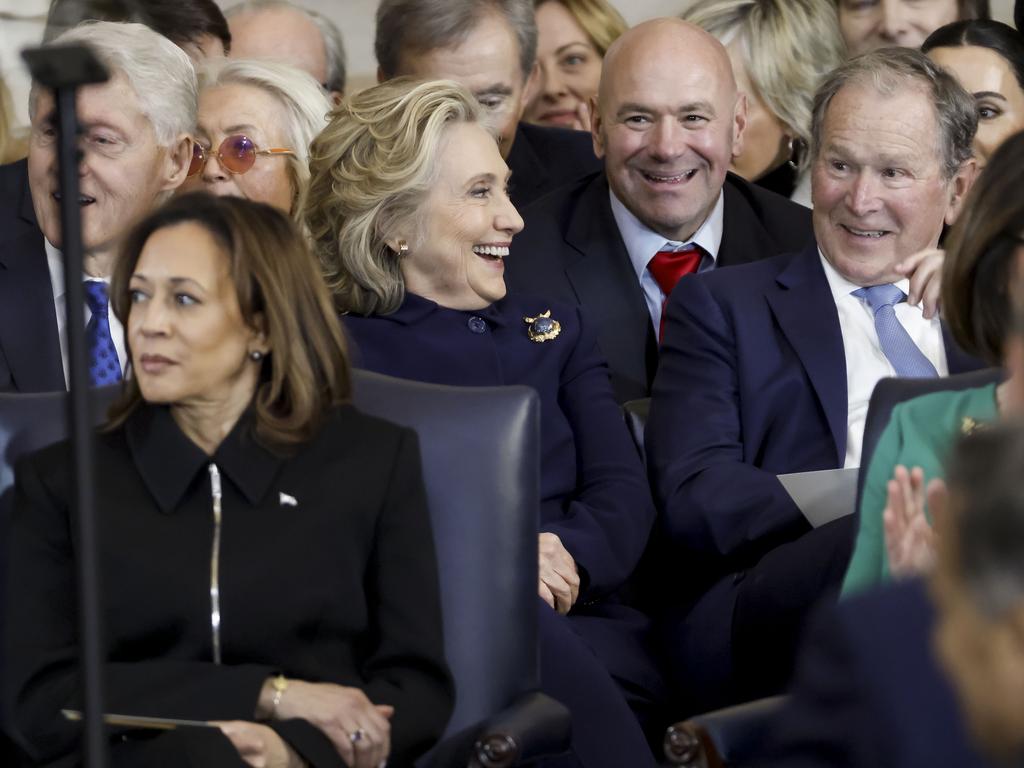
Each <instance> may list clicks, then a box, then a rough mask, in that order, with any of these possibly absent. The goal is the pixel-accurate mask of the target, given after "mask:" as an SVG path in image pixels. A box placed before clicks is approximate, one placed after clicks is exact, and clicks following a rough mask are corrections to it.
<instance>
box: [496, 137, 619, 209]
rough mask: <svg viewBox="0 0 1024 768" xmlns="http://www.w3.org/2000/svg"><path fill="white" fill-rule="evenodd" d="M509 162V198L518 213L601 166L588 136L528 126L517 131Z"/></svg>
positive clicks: (592, 142) (591, 140) (599, 168)
mask: <svg viewBox="0 0 1024 768" xmlns="http://www.w3.org/2000/svg"><path fill="white" fill-rule="evenodd" d="M507 162H508V167H509V170H510V171H512V180H511V184H510V187H511V189H510V196H511V198H512V204H513V205H514V206H515V207H516V208H517V209H522V208H523V207H525V206H526V205H529V204H530V203H532V202H533V201H534V200H536V199H537V198H538V197H541V196H543V195H546V194H547V193H548V192H550V191H551V190H553V189H555V188H557V187H560V186H562V185H563V184H568V183H570V182H573V181H576V180H577V179H579V178H580V177H581V176H586V175H587V174H590V173H595V172H597V171H599V170H601V166H602V163H601V160H599V159H598V157H597V155H595V154H594V140H593V139H592V138H591V136H590V134H589V133H588V132H586V131H570V130H568V129H566V128H548V127H545V126H540V125H530V124H529V123H519V125H518V126H517V127H516V137H515V140H514V141H513V142H512V151H511V152H509V154H508V160H507Z"/></svg>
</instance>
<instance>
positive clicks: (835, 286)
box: [818, 248, 910, 303]
mask: <svg viewBox="0 0 1024 768" xmlns="http://www.w3.org/2000/svg"><path fill="white" fill-rule="evenodd" d="M818 257H819V258H820V259H821V266H822V267H823V268H824V269H825V278H826V279H827V280H828V287H829V288H830V289H831V290H832V298H833V300H835V302H836V303H838V302H839V301H841V300H843V299H845V298H847V297H849V296H850V294H852V293H853V292H854V291H857V290H860V289H861V288H863V287H864V286H862V285H857V284H856V283H851V282H850V281H849V280H847V279H846V278H845V277H843V276H842V275H841V274H839V271H838V270H837V269H836V268H835V267H833V266H832V262H830V261H829V260H828V259H826V258H825V254H824V253H822V251H821V248H818ZM893 285H895V286H896V287H897V288H899V289H900V290H901V291H903V293H904V294H906V295H909V294H910V278H909V277H904V278H903V279H901V280H897V281H896V282H894V283H893ZM853 298H854V300H855V301H860V299H858V298H857V297H856V296H854V297H853Z"/></svg>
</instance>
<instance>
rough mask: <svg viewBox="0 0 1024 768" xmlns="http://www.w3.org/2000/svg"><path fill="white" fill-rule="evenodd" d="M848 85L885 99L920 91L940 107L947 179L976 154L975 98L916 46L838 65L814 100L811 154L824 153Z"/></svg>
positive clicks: (937, 114) (938, 116)
mask: <svg viewBox="0 0 1024 768" xmlns="http://www.w3.org/2000/svg"><path fill="white" fill-rule="evenodd" d="M848 85H868V86H870V87H872V88H873V89H874V90H875V91H877V92H878V93H879V94H881V95H883V96H892V95H893V94H895V93H896V92H897V90H898V89H900V88H918V89H919V90H921V91H924V93H925V94H926V95H927V96H928V97H929V100H930V101H931V103H932V106H933V107H934V109H935V120H936V126H937V128H938V132H939V145H940V146H939V160H940V162H941V164H942V171H943V175H944V176H945V178H946V179H947V180H948V179H951V178H953V177H954V176H955V175H956V174H957V171H959V169H960V168H961V166H963V164H964V163H965V162H967V161H968V160H969V159H970V158H971V157H972V155H973V151H972V149H971V144H972V143H973V141H974V134H975V133H976V132H977V130H978V113H977V109H976V107H975V105H974V99H973V98H972V97H971V95H970V94H969V93H967V91H965V90H964V89H963V87H962V86H961V85H960V83H958V82H957V80H956V78H954V77H953V76H952V75H950V74H949V73H948V72H946V71H945V70H944V69H942V68H941V67H939V66H938V65H937V64H935V63H933V62H932V61H931V59H929V58H928V57H927V56H925V55H924V54H923V53H921V52H920V51H918V50H915V49H912V48H879V49H877V50H874V51H871V52H870V53H865V54H862V55H860V56H857V57H856V58H853V59H850V60H849V61H848V62H846V63H845V64H843V65H842V66H840V67H838V68H837V69H836V70H835V71H834V72H832V74H831V75H829V76H828V78H827V79H826V80H825V82H824V83H822V85H821V87H820V88H819V89H818V92H817V94H815V96H814V110H813V112H812V115H811V154H812V156H813V157H817V156H818V153H819V152H820V150H821V131H822V126H823V125H824V124H825V114H826V112H828V106H829V104H830V103H831V102H832V99H833V98H834V97H835V95H836V94H837V93H839V91H840V90H842V89H843V88H844V87H846V86H848Z"/></svg>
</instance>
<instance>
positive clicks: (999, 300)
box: [942, 133, 1024, 365]
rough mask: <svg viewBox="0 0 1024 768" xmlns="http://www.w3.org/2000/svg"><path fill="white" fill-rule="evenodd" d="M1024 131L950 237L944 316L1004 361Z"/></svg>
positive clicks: (969, 341) (973, 194)
mask: <svg viewBox="0 0 1024 768" xmlns="http://www.w3.org/2000/svg"><path fill="white" fill-rule="evenodd" d="M1022 184H1024V133H1017V134H1015V135H1014V136H1011V137H1010V138H1009V139H1007V140H1006V141H1005V142H1003V144H1002V146H1000V147H999V149H997V150H996V152H995V154H993V155H992V159H991V160H990V161H989V163H988V165H986V166H985V170H983V171H982V172H981V175H980V176H979V177H978V179H977V181H975V183H974V187H973V188H972V189H971V191H970V193H969V194H968V196H967V200H966V202H965V203H964V209H963V211H961V213H960V216H959V218H958V219H957V221H956V223H955V224H954V225H953V227H952V228H951V229H950V231H949V236H948V237H947V238H946V260H945V263H944V264H943V267H942V316H943V318H944V319H945V321H946V324H947V325H948V326H949V330H950V332H951V333H952V334H953V338H955V339H956V342H957V343H958V344H959V345H960V346H961V347H963V349H964V350H966V351H967V352H968V353H970V354H972V355H974V356H976V357H980V358H982V359H983V360H985V362H987V363H989V364H991V365H1000V364H1002V359H1003V342H1004V341H1005V339H1006V336H1007V333H1008V331H1009V329H1010V323H1011V321H1012V312H1013V302H1012V300H1011V293H1012V286H1011V285H1010V282H1011V280H1012V279H1013V278H1014V272H1013V269H1014V254H1015V252H1016V250H1017V248H1018V247H1019V246H1020V245H1021V232H1022V231H1024V195H1021V192H1020V190H1021V186H1022Z"/></svg>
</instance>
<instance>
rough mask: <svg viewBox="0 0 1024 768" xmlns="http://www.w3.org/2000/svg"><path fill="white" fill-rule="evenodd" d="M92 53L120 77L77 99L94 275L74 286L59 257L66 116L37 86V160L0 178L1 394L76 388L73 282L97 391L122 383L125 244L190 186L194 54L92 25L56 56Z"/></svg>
mask: <svg viewBox="0 0 1024 768" xmlns="http://www.w3.org/2000/svg"><path fill="white" fill-rule="evenodd" d="M63 43H82V44H87V45H89V46H91V47H92V48H93V50H94V51H95V52H96V54H97V56H98V57H99V59H100V61H101V62H103V63H104V64H105V65H106V67H107V69H108V70H109V71H110V73H111V77H110V80H108V81H107V82H104V83H97V84H94V85H87V86H84V87H83V88H81V89H80V90H79V91H78V122H79V125H80V126H81V129H82V136H81V139H80V144H79V146H80V149H81V160H80V162H79V166H78V173H79V184H80V189H79V198H78V200H77V201H73V202H72V204H75V202H77V204H78V206H79V207H80V208H81V213H82V244H83V248H84V253H83V269H84V274H83V275H73V276H70V275H69V276H65V274H64V260H63V255H62V254H61V252H60V248H61V244H62V237H61V223H60V214H61V205H62V204H65V203H66V201H63V200H62V199H61V196H60V190H59V187H58V164H57V144H58V139H59V137H58V135H57V126H56V124H55V121H56V114H55V111H56V108H55V103H54V98H53V95H52V93H51V92H50V91H49V90H47V89H44V88H40V87H38V86H33V89H32V91H31V92H30V95H29V117H30V119H31V124H32V129H31V134H30V137H29V146H28V158H27V159H26V160H25V161H23V162H18V163H13V164H11V165H6V166H3V167H0V263H2V264H3V266H4V269H2V270H0V351H2V355H0V390H4V391H15V392H47V391H54V390H60V389H64V388H65V387H66V386H67V328H66V326H65V323H66V317H65V310H64V308H65V295H66V293H65V280H66V279H75V280H84V281H85V290H86V302H87V305H88V312H87V313H86V322H87V324H86V337H87V338H88V340H89V343H90V361H89V362H90V371H89V373H90V380H91V382H92V384H94V385H96V386H102V385H106V384H111V383H113V382H115V381H117V380H119V379H120V378H121V376H122V373H123V371H124V369H125V366H126V365H127V363H128V358H127V355H126V351H125V346H124V334H123V329H122V328H121V325H120V323H119V322H118V320H117V318H116V317H115V316H114V315H113V313H111V312H110V311H109V304H108V294H107V283H108V282H109V280H110V275H111V274H112V273H113V269H114V264H115V262H116V255H117V247H118V244H119V241H120V238H121V237H122V236H123V235H124V234H125V232H127V230H128V228H129V227H131V226H132V224H134V223H135V221H136V220H137V219H139V218H141V217H142V216H144V215H146V214H147V213H149V212H150V211H151V210H152V209H153V208H155V207H156V206H157V205H159V204H160V203H161V202H163V201H164V200H166V199H167V198H168V197H169V196H170V195H171V194H172V193H173V192H174V190H176V189H177V188H178V187H179V186H181V184H182V182H184V181H185V176H186V174H187V173H188V167H189V163H190V161H191V159H192V135H193V134H194V133H195V128H196V101H197V90H198V89H197V86H196V75H195V70H194V68H193V66H192V62H191V61H190V60H189V58H188V56H187V55H185V53H184V51H183V50H182V49H181V48H179V47H178V46H176V45H174V43H172V42H171V41H170V40H169V39H168V38H166V37H164V36H163V35H160V34H158V33H156V32H154V31H153V30H152V29H150V28H149V27H146V26H144V25H142V24H122V23H116V22H109V21H90V22H86V23H84V24H81V25H79V26H78V27H75V28H74V29H72V30H70V31H68V32H65V33H64V34H63V35H61V36H59V37H57V38H56V39H55V40H54V41H53V44H54V45H58V44H63Z"/></svg>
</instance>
